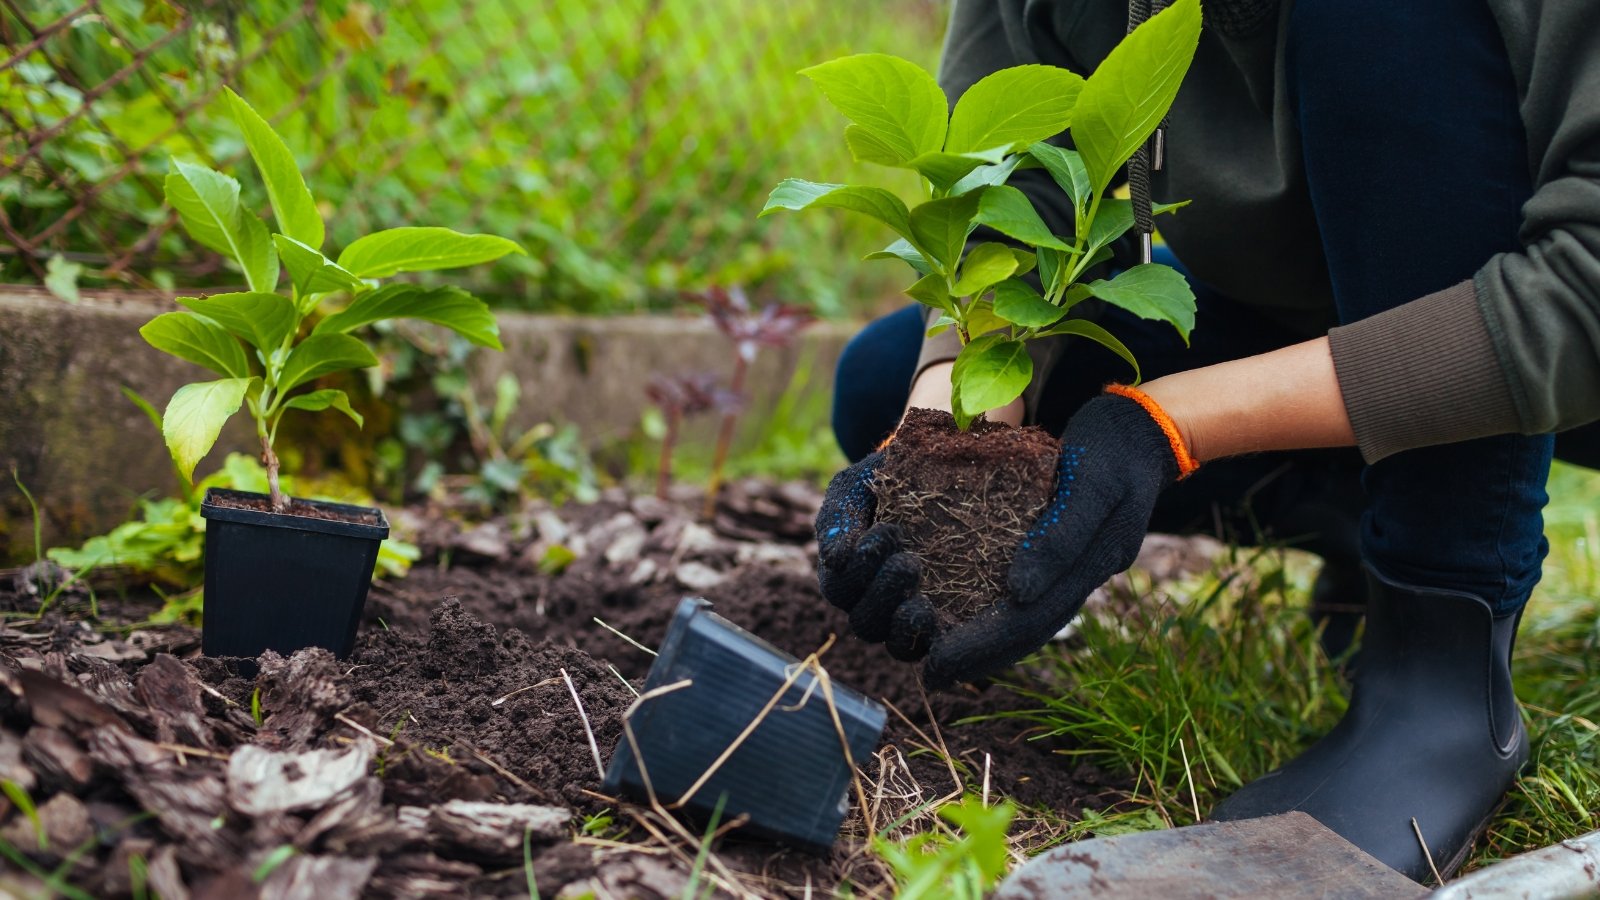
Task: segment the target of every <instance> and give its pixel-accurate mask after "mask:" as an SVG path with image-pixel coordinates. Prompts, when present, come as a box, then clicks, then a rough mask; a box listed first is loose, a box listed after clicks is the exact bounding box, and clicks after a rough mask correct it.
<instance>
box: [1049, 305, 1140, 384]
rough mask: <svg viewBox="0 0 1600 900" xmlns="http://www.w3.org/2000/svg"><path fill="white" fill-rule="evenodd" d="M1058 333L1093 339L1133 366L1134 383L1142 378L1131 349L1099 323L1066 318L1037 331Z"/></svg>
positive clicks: (1050, 333) (1052, 334)
mask: <svg viewBox="0 0 1600 900" xmlns="http://www.w3.org/2000/svg"><path fill="white" fill-rule="evenodd" d="M1058 334H1072V335H1077V336H1078V337H1083V338H1088V339H1089V340H1091V341H1094V342H1095V343H1097V344H1099V345H1100V346H1102V347H1104V348H1106V349H1107V350H1110V351H1111V352H1112V353H1115V354H1116V355H1118V356H1120V357H1122V359H1123V361H1124V362H1126V363H1127V364H1128V365H1130V366H1132V367H1133V383H1134V384H1136V385H1137V384H1138V383H1139V382H1140V381H1141V380H1143V376H1142V375H1140V374H1139V361H1138V360H1137V359H1134V358H1133V351H1131V350H1129V349H1128V348H1127V347H1126V346H1125V345H1124V344H1123V343H1122V342H1121V341H1119V340H1117V339H1116V337H1115V336H1114V335H1113V334H1112V333H1111V332H1109V331H1107V330H1105V329H1104V328H1101V327H1100V326H1099V325H1096V324H1095V323H1093V322H1091V321H1089V320H1088V319H1067V320H1066V321H1064V322H1058V323H1056V324H1055V325H1052V326H1051V327H1050V328H1048V329H1046V330H1044V331H1041V332H1039V334H1038V335H1037V337H1053V336H1055V335H1058Z"/></svg>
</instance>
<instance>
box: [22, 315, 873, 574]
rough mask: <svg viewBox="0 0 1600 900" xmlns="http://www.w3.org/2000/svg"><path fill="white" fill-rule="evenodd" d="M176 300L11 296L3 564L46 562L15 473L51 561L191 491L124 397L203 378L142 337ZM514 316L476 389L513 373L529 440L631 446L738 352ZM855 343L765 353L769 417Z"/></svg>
mask: <svg viewBox="0 0 1600 900" xmlns="http://www.w3.org/2000/svg"><path fill="white" fill-rule="evenodd" d="M172 296H173V295H168V294H157V293H141V292H121V291H84V292H83V298H82V299H81V300H80V301H79V302H77V303H67V302H66V301H63V300H61V299H59V298H57V297H55V296H53V295H51V294H50V293H49V292H47V291H45V290H43V289H39V288H31V287H20V286H0V475H3V476H4V479H3V480H4V481H5V482H6V486H5V488H4V489H3V490H0V498H3V499H0V564H5V563H8V562H17V561H27V560H28V559H30V558H31V557H32V553H33V546H32V544H33V536H32V519H31V513H30V512H29V509H28V504H27V502H26V501H25V500H24V499H23V497H22V496H21V494H20V493H19V492H18V491H17V490H16V489H15V487H14V486H12V485H10V483H9V482H10V469H11V467H12V466H13V465H15V466H16V467H17V471H18V475H19V476H20V477H21V479H22V482H23V484H25V485H26V486H27V487H28V489H29V490H30V491H32V492H33V494H34V497H35V498H37V499H38V501H39V504H40V507H41V511H42V512H43V518H44V532H45V534H44V537H45V545H46V546H50V545H53V544H61V543H66V542H70V541H74V540H78V539H81V538H83V537H86V536H88V535H91V534H96V533H100V532H102V531H104V530H106V529H108V528H109V527H110V526H112V525H114V524H116V523H118V522H120V521H123V520H124V519H125V518H127V516H128V513H129V510H130V509H131V508H132V507H133V504H134V501H135V499H136V498H137V497H139V496H140V495H142V494H147V493H151V492H171V491H173V490H176V487H177V485H176V484H175V482H174V479H173V475H172V471H171V464H170V462H169V461H168V457H167V453H166V448H165V447H163V446H162V444H161V441H160V440H159V438H158V437H157V436H156V435H155V433H154V432H153V431H152V429H151V427H150V424H149V422H147V421H146V420H145V418H144V414H143V413H141V412H140V411H139V410H138V409H137V408H135V407H134V406H133V404H132V403H130V402H128V400H127V399H126V398H125V397H123V396H122V393H121V390H120V388H121V387H122V386H123V385H126V386H128V387H130V388H132V389H134V390H135V391H138V392H139V393H140V394H142V395H144V396H145V397H148V398H149V399H150V400H151V401H152V402H153V403H156V404H157V406H158V407H159V406H163V405H165V403H166V400H167V398H168V397H170V396H171V395H172V392H173V391H174V390H176V389H177V388H178V387H179V386H181V385H183V384H185V383H186V382H188V381H190V380H193V379H194V376H195V375H196V373H197V372H199V371H200V370H199V369H198V368H196V367H194V366H191V365H190V364H188V363H185V362H183V361H181V360H177V359H175V358H173V357H170V356H167V355H166V354H164V353H161V352H159V351H157V350H155V349H154V348H152V347H150V346H149V345H147V344H146V343H145V342H144V340H143V339H142V338H141V337H140V336H139V326H140V325H143V324H144V323H145V322H147V321H149V319H150V318H151V317H152V316H154V315H156V314H158V313H161V312H167V311H171V310H174V309H177V307H176V305H175V304H173V303H172V299H171V298H172ZM498 315H499V319H500V327H501V336H502V340H503V342H504V344H505V346H506V352H504V353H494V352H492V351H485V352H483V353H478V354H475V355H474V357H473V361H472V367H473V370H474V371H473V377H474V381H475V382H476V383H477V384H478V386H479V389H480V396H482V397H485V398H488V397H492V395H493V394H492V390H493V388H492V386H493V384H494V382H495V381H496V379H498V378H499V376H500V375H501V374H502V373H506V372H509V373H511V374H513V375H515V376H516V377H517V379H518V381H519V382H520V383H521V385H522V404H521V407H520V408H519V411H518V415H517V417H516V421H515V424H516V425H517V426H518V427H524V428H525V427H528V426H530V425H532V424H535V423H537V422H540V421H553V422H561V423H565V422H570V423H573V424H576V425H577V426H578V427H579V428H580V429H582V431H583V434H584V436H585V437H586V438H589V439H593V440H600V439H605V438H612V437H618V436H621V435H624V434H627V433H628V432H629V430H630V429H632V428H634V427H635V426H636V425H637V424H638V422H639V416H640V414H641V413H642V412H643V410H644V409H645V406H646V400H645V395H644V384H645V381H646V380H647V379H648V378H649V376H650V374H651V373H652V372H655V371H663V372H669V373H670V372H680V371H688V370H710V371H717V372H723V373H726V372H727V371H728V369H729V367H730V360H729V359H728V349H727V344H726V342H725V340H724V339H723V338H722V336H721V335H719V334H717V333H716V332H715V331H714V330H713V329H712V328H711V326H710V325H709V324H708V323H706V322H705V321H703V320H702V319H701V318H699V317H688V318H677V317H668V316H619V317H607V318H591V317H583V316H559V315H534V314H529V313H515V312H501V313H499V314H498ZM854 330H855V329H854V326H851V325H848V324H844V323H831V322H823V323H818V324H816V325H815V326H813V327H812V328H810V329H809V330H808V331H807V332H806V333H805V334H804V336H803V337H802V339H801V340H800V342H799V343H798V345H797V346H796V347H794V348H791V349H788V350H773V351H767V352H765V353H764V354H763V356H762V358H761V359H759V360H758V361H757V364H756V366H755V367H754V369H752V371H751V373H750V378H749V385H750V393H751V395H752V397H753V400H752V404H751V405H752V408H753V409H755V410H756V411H758V412H759V411H760V410H761V409H763V408H765V407H766V406H769V405H770V403H771V401H772V400H773V399H775V398H776V397H777V396H778V395H779V394H781V393H782V391H783V390H784V389H785V388H786V387H787V386H788V385H789V383H790V380H791V378H793V377H794V375H795V373H796V371H797V370H799V369H800V368H801V366H802V365H807V366H809V367H810V371H809V377H810V380H809V386H808V387H807V390H816V391H825V390H828V389H829V388H830V386H831V384H832V380H833V367H834V363H835V362H836V361H837V359H838V356H839V352H840V351H841V350H842V349H843V347H844V343H845V342H846V341H847V340H848V339H849V336H850V334H852V333H853V331H854ZM245 424H246V423H245V422H244V421H243V420H236V421H235V422H233V423H232V427H230V428H229V429H226V430H224V432H223V436H222V438H221V440H219V441H218V443H217V449H216V450H214V451H213V453H212V456H210V457H208V458H207V460H206V461H205V462H203V463H202V464H201V468H200V471H201V472H208V471H210V470H211V469H212V468H213V467H214V466H215V464H216V463H217V462H218V461H220V460H221V458H222V455H223V454H225V453H226V452H228V451H230V450H239V451H244V452H252V451H253V450H254V449H255V447H254V441H253V439H252V436H251V434H250V432H249V430H248V429H247V428H245V427H243V426H244V425H245ZM701 424H702V427H704V425H705V424H706V423H701ZM704 433H705V432H704V431H702V432H701V434H704Z"/></svg>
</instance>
